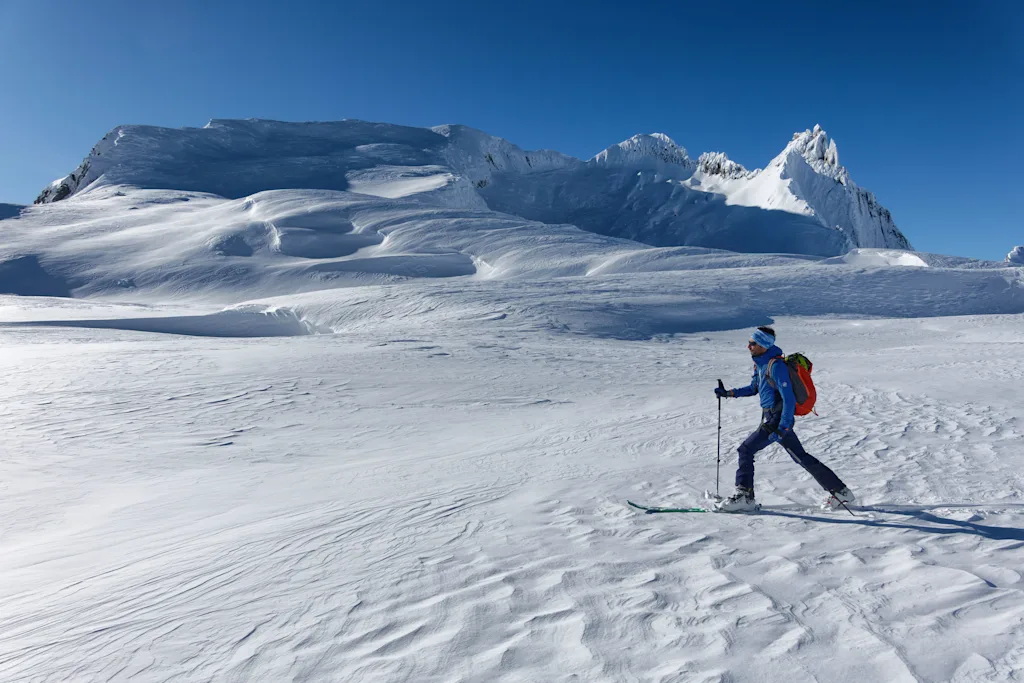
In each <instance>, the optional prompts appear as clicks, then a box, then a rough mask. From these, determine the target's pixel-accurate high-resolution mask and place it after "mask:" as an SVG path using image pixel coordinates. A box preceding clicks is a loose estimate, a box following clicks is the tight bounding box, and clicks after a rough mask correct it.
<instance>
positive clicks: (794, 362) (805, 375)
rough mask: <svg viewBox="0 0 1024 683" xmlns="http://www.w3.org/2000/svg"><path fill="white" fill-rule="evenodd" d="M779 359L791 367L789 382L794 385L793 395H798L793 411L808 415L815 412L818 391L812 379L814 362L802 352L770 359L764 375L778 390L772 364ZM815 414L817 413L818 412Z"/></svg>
mask: <svg viewBox="0 0 1024 683" xmlns="http://www.w3.org/2000/svg"><path fill="white" fill-rule="evenodd" d="M779 360H781V361H782V362H784V363H785V364H786V368H788V369H789V382H790V384H792V385H793V396H794V397H796V410H794V411H793V412H794V413H795V414H796V415H807V414H808V413H810V412H813V411H814V402H815V401H816V400H817V398H818V392H817V391H815V389H814V381H813V380H811V370H812V369H813V368H814V363H812V362H811V361H810V359H809V358H807V356H805V355H803V354H802V353H791V354H790V355H788V356H786V357H785V358H783V357H782V356H779V357H778V358H772V359H771V360H770V361H768V369H767V371H766V372H765V373H764V376H765V379H767V380H768V384H770V385H771V387H772V389H775V390H776V391H778V388H777V387H776V386H775V382H774V381H773V380H772V364H773V363H774V362H775V361H779ZM814 414H815V415H817V413H814Z"/></svg>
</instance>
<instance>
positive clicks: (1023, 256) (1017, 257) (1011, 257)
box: [1006, 246, 1024, 265]
mask: <svg viewBox="0 0 1024 683" xmlns="http://www.w3.org/2000/svg"><path fill="white" fill-rule="evenodd" d="M1006 260H1007V262H1008V263H1020V264H1022V265H1024V246H1021V247H1014V248H1013V249H1011V250H1010V253H1009V254H1007V255H1006Z"/></svg>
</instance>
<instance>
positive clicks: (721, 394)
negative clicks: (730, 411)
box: [715, 387, 729, 398]
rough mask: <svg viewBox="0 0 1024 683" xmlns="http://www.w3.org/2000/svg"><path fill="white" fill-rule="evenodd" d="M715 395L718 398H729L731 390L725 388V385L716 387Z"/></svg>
mask: <svg viewBox="0 0 1024 683" xmlns="http://www.w3.org/2000/svg"><path fill="white" fill-rule="evenodd" d="M715 396H717V397H718V398H729V392H728V391H726V390H725V387H715Z"/></svg>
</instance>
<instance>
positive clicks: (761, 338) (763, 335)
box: [750, 330, 775, 349]
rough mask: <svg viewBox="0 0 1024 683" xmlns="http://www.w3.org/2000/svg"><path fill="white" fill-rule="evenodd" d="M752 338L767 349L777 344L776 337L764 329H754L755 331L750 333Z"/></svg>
mask: <svg viewBox="0 0 1024 683" xmlns="http://www.w3.org/2000/svg"><path fill="white" fill-rule="evenodd" d="M750 338H751V339H753V340H754V341H755V342H757V343H758V344H759V345H760V346H763V347H764V348H766V349H770V348H771V347H773V346H775V337H773V336H772V335H770V334H768V333H767V332H765V331H764V330H754V333H753V334H752V335H750Z"/></svg>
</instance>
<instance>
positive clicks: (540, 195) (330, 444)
mask: <svg viewBox="0 0 1024 683" xmlns="http://www.w3.org/2000/svg"><path fill="white" fill-rule="evenodd" d="M8 207H9V205H2V206H0V211H2V213H0V348H2V350H3V353H0V363H2V364H3V369H4V376H5V377H6V378H7V381H6V382H4V383H3V384H2V385H0V392H2V393H0V396H2V400H0V408H2V409H3V411H4V417H5V420H4V423H5V426H6V432H5V439H4V442H3V455H2V457H0V518H2V519H3V520H4V526H3V530H2V532H0V550H2V552H0V575H2V576H3V581H0V604H2V605H3V609H2V610H0V680H3V681H5V682H7V681H10V682H12V683H14V682H21V681H26V682H27V681H133V682H143V683H157V682H164V681H210V680H217V681H239V682H242V681H245V682H250V681H285V680H287V681H327V680H338V681H360V682H378V681H379V682H381V683H385V682H386V683H394V682H397V681H408V682H410V683H412V682H415V683H432V682H437V683H441V682H445V683H451V682H454V681H459V682H465V683H470V682H472V683H476V682H479V683H485V682H486V683H494V682H501V683H530V682H533V681H549V680H551V681H588V682H608V683H619V682H621V681H643V682H645V683H647V682H655V681H657V682H664V683H669V682H679V681H708V682H710V681H718V682H721V681H751V680H764V681H782V680H785V681H793V682H794V683H798V682H803V681H808V682H810V681H831V680H860V681H892V682H902V681H908V682H910V681H936V682H938V681H955V682H956V683H973V682H982V681H1008V680H1017V679H1018V678H1020V677H1022V676H1024V578H1022V573H1021V569H1020V567H1021V566H1024V523H1022V522H1024V475H1022V474H1021V473H1022V472H1024V452H1022V451H1021V447H1020V446H1021V443H1022V442H1024V441H1022V437H1024V428H1022V424H1024V423H1022V420H1024V401H1022V400H1021V396H1022V394H1021V391H1020V386H1021V382H1022V381H1024V369H1022V368H1024V365H1022V364H1021V363H1020V358H1019V349H1020V348H1022V342H1024V268H1022V267H1020V265H1019V262H1020V261H1019V259H1017V258H1016V256H1017V255H1018V252H1019V251H1020V249H1021V248H1020V247H1017V248H1016V249H1015V250H1014V251H1013V252H1011V254H1010V256H1008V257H1007V260H1006V261H1005V262H996V261H979V260H975V259H967V258H960V257H955V256H946V255H938V254H928V253H922V252H917V251H914V250H913V249H912V248H911V245H910V243H909V241H908V240H907V239H906V237H905V236H904V235H903V234H902V233H901V232H900V231H899V230H898V229H897V228H896V226H895V223H894V222H893V220H892V217H891V216H890V214H889V212H888V211H887V210H885V209H884V207H882V206H881V205H880V204H878V202H877V201H876V200H875V198H874V196H873V195H871V194H870V193H869V192H867V191H866V190H863V189H861V188H859V187H857V186H856V185H855V184H854V183H853V181H852V180H851V179H850V178H849V174H848V172H847V171H846V169H845V168H843V167H842V166H841V165H840V164H839V158H838V150H837V146H836V144H835V142H834V141H833V140H831V139H830V138H828V136H827V135H826V134H825V132H824V131H823V130H821V129H820V127H815V128H813V129H810V130H807V131H804V132H802V133H797V134H796V135H795V136H794V138H793V140H791V141H790V142H789V144H788V145H787V146H786V148H785V149H784V151H783V152H782V153H781V154H780V155H779V156H777V157H776V158H775V159H773V160H771V161H770V162H769V163H768V164H767V165H766V166H765V168H764V169H759V170H757V171H748V170H747V169H745V168H743V167H741V166H739V165H738V164H736V163H735V162H733V161H731V160H730V159H728V157H727V156H725V155H724V154H720V153H706V154H702V155H701V156H700V157H699V158H698V159H697V160H696V161H694V160H692V159H691V158H690V157H689V155H688V153H687V152H686V150H685V149H684V148H682V147H680V146H679V145H677V144H676V143H675V142H673V141H672V140H671V139H669V138H668V137H666V136H663V135H659V134H653V135H640V136H635V137H634V138H631V139H630V140H627V141H625V142H623V143H621V144H619V145H613V146H612V147H609V148H608V149H606V150H604V151H603V152H601V153H599V154H597V155H596V156H595V157H593V158H592V159H590V160H587V161H582V160H579V159H574V158H571V157H567V156H565V155H562V154H559V153H557V152H551V151H540V152H527V151H524V150H521V149H519V148H518V147H515V146H514V145H513V144H511V143H509V142H507V141H505V140H501V139H500V138H494V137H492V136H489V135H486V134H485V133H482V132H480V131H476V130H473V129H469V128H466V127H463V126H439V127H436V128H433V129H427V128H409V127H402V126H393V125H389V124H374V123H367V122H361V121H341V122H329V123H315V124H292V123H281V122H271V121H261V120H247V121H212V122H211V123H210V124H209V125H208V126H206V127H205V128H201V129H194V128H186V129H178V130H176V129H166V128H156V127H147V126H121V127H118V128H116V129H115V130H114V131H112V132H111V134H109V135H108V136H107V137H105V138H104V139H103V140H102V141H101V142H100V143H99V144H97V145H96V147H95V148H94V149H93V150H92V152H91V153H90V155H89V156H88V157H87V158H86V159H85V161H83V163H82V165H80V166H79V167H78V168H77V169H76V170H75V171H74V172H72V173H71V174H69V175H68V176H66V177H64V178H62V179H60V180H58V181H55V183H54V184H52V185H51V186H50V187H48V188H46V189H45V190H44V191H43V192H42V194H41V195H40V197H39V199H38V200H37V203H36V204H34V205H33V206H29V207H17V206H10V207H9V208H8ZM760 325H772V326H773V327H774V328H775V330H776V332H777V344H778V346H780V347H781V348H782V349H784V350H785V351H786V352H789V353H792V352H798V351H799V352H802V353H804V354H806V355H807V356H808V357H809V358H811V359H812V360H813V361H814V381H815V384H816V386H817V391H818V403H817V407H816V410H817V413H816V414H811V415H807V416H805V417H800V418H797V422H796V426H795V430H796V432H798V433H799V436H800V439H801V441H802V442H803V445H804V447H806V449H807V450H808V451H809V452H810V453H811V454H813V455H815V456H817V457H820V458H821V459H822V460H823V461H824V462H826V463H827V464H828V465H829V466H830V467H834V468H835V469H836V471H837V472H839V473H841V475H842V478H843V481H844V482H846V483H847V484H848V485H849V486H850V487H851V488H852V489H853V490H854V492H855V493H856V495H857V507H855V508H853V513H854V514H853V515H851V514H847V512H846V511H838V512H832V513H827V512H822V511H821V510H820V509H818V503H819V502H820V501H821V499H822V493H823V492H822V491H821V490H820V489H819V487H818V486H817V485H816V483H815V482H814V481H813V480H812V479H811V478H810V477H809V476H808V475H807V473H805V472H804V471H803V470H802V469H800V467H798V466H797V465H796V464H795V463H793V462H792V461H791V460H790V457H789V456H788V455H787V454H786V453H785V452H784V451H782V450H781V449H780V448H777V447H775V446H771V447H769V448H768V449H767V450H765V451H762V452H761V453H760V454H759V456H758V459H757V463H756V467H757V485H756V492H757V499H758V501H759V502H760V503H761V504H762V505H763V508H762V510H761V512H760V513H759V514H751V515H741V514H731V515H730V514H684V513H679V514H663V515H644V514H642V512H640V511H638V510H636V509H633V508H630V507H629V506H628V505H627V503H626V501H627V500H633V501H637V502H639V503H641V504H645V505H655V506H670V507H682V508H690V507H701V506H702V505H703V503H702V501H703V500H704V496H703V494H704V491H705V490H708V489H711V490H714V489H715V481H716V476H717V470H718V468H717V466H716V459H717V453H716V443H717V442H716V439H717V437H718V435H719V428H718V424H719V422H718V420H719V419H720V420H721V432H720V434H721V440H722V467H721V475H722V476H721V489H722V491H723V492H725V493H727V492H729V490H730V489H731V485H732V473H733V471H734V470H735V467H736V447H737V446H738V445H739V444H740V442H741V441H742V440H743V439H744V438H745V437H746V435H747V434H748V433H750V432H751V430H753V429H754V428H756V427H757V425H758V420H759V417H760V414H761V411H760V408H759V407H758V405H757V401H756V400H747V401H743V400H739V399H737V400H728V401H724V402H723V403H722V404H721V413H720V414H719V413H718V409H719V403H718V401H717V400H716V398H715V395H714V393H713V390H714V388H715V387H716V386H717V382H718V380H719V379H721V380H723V381H724V382H725V383H726V385H727V386H740V385H742V384H745V383H747V382H749V381H750V376H751V375H750V371H751V359H750V355H749V353H748V351H747V349H746V347H745V343H746V341H747V339H749V337H750V335H751V331H752V329H753V328H754V327H756V326H760Z"/></svg>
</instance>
